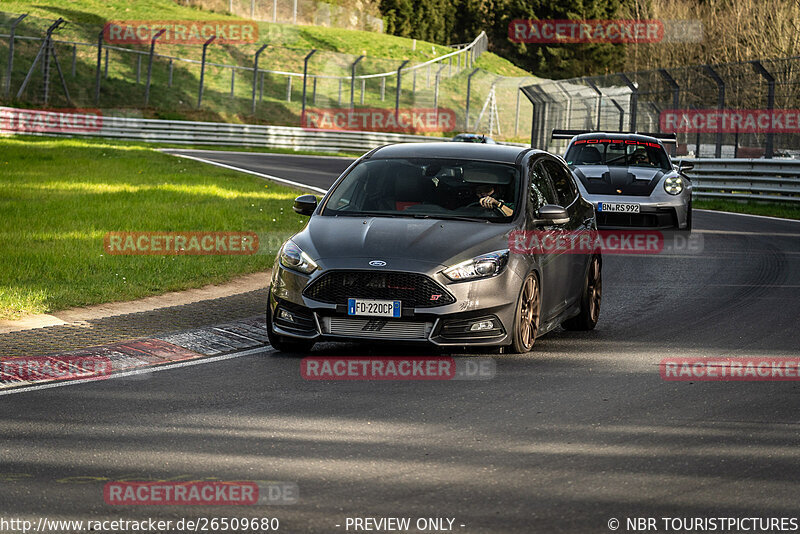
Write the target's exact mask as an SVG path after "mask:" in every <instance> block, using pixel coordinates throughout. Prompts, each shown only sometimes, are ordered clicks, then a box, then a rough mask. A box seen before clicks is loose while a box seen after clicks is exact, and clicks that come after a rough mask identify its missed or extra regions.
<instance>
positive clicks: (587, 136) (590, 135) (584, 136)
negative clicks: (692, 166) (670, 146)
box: [570, 132, 664, 147]
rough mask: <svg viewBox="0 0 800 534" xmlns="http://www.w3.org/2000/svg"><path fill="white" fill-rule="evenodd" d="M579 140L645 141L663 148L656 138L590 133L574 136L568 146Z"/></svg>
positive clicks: (639, 135) (611, 133) (629, 134)
mask: <svg viewBox="0 0 800 534" xmlns="http://www.w3.org/2000/svg"><path fill="white" fill-rule="evenodd" d="M579 139H623V140H630V141H646V142H648V143H658V144H659V145H661V146H662V147H663V146H664V144H663V143H662V142H661V141H660V140H659V139H658V138H657V137H651V136H649V135H642V134H635V133H617V132H590V133H585V134H580V135H576V136H575V137H573V138H572V139H571V140H570V144H571V143H573V142H575V141H577V140H579Z"/></svg>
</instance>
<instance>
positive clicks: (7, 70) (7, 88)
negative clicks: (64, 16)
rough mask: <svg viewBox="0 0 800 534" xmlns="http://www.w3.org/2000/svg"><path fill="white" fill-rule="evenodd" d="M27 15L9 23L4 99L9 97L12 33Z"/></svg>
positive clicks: (12, 57)
mask: <svg viewBox="0 0 800 534" xmlns="http://www.w3.org/2000/svg"><path fill="white" fill-rule="evenodd" d="M27 16H28V14H27V13H26V14H24V15H20V16H19V17H17V18H16V19H14V22H12V23H11V31H10V32H9V34H8V68H7V69H6V91H5V93H6V98H8V97H9V96H11V74H12V72H13V70H14V33H15V32H16V30H17V24H19V23H20V22H22V19H24V18H25V17H27Z"/></svg>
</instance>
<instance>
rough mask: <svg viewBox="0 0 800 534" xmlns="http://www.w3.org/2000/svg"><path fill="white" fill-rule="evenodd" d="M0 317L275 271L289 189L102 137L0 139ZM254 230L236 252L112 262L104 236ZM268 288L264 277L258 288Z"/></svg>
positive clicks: (289, 224)
mask: <svg viewBox="0 0 800 534" xmlns="http://www.w3.org/2000/svg"><path fill="white" fill-rule="evenodd" d="M0 168H1V169H2V173H0V217H2V220H3V225H2V227H0V250H3V254H2V255H0V319H14V318H19V317H20V316H23V315H27V314H35V313H48V312H53V311H56V310H59V309H65V308H69V307H73V306H85V305H90V304H97V303H102V302H113V301H121V300H130V299H136V298H141V297H145V296H149V295H155V294H159V293H163V292H166V291H174V290H182V289H189V288H194V287H201V286H203V285H205V284H209V283H219V282H223V281H226V280H228V279H230V278H232V277H234V276H236V275H240V274H245V273H251V272H256V271H260V270H265V269H267V268H269V267H270V266H271V265H272V262H273V260H274V255H275V253H276V251H277V248H278V246H279V245H280V243H281V242H282V241H283V239H285V238H286V237H288V236H289V235H291V234H293V233H294V232H296V231H298V230H299V229H301V228H302V227H303V225H304V224H305V221H306V219H305V218H303V217H300V216H298V215H295V214H294V213H293V212H292V211H291V207H290V201H291V199H293V198H294V197H295V196H296V195H297V194H299V192H298V191H296V190H293V189H290V188H288V187H284V186H280V185H277V184H274V183H272V182H266V181H264V180H261V179H259V178H257V177H253V176H248V175H246V174H242V173H237V172H235V171H228V170H225V169H220V168H217V167H211V166H208V165H204V164H202V163H199V162H194V161H190V160H185V159H180V158H175V157H172V156H168V155H166V154H162V153H160V152H157V151H154V150H152V149H150V148H148V147H144V146H135V145H133V144H125V145H123V144H119V143H115V142H108V141H99V140H80V141H79V140H61V139H58V140H52V139H47V140H44V139H33V140H32V139H28V138H7V139H0ZM112 231H116V232H125V231H132V232H147V231H163V232H166V231H243V232H256V233H257V234H258V235H259V238H260V245H261V248H260V252H259V253H258V254H254V255H249V256H245V255H239V256H189V255H186V256H183V255H182V256H127V255H125V256H121V255H108V254H107V253H106V251H105V250H104V248H103V238H104V236H105V234H106V233H107V232H112ZM264 282H265V284H266V283H267V280H265V281H264Z"/></svg>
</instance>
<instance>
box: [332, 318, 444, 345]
mask: <svg viewBox="0 0 800 534" xmlns="http://www.w3.org/2000/svg"><path fill="white" fill-rule="evenodd" d="M321 320H322V333H323V334H331V335H335V336H347V337H364V338H370V339H409V340H420V341H424V340H426V339H428V335H429V334H430V332H431V328H432V327H433V324H432V323H424V322H420V321H398V320H396V319H395V320H392V319H378V318H373V319H356V318H350V317H322V318H321Z"/></svg>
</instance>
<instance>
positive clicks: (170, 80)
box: [167, 58, 174, 87]
mask: <svg viewBox="0 0 800 534" xmlns="http://www.w3.org/2000/svg"><path fill="white" fill-rule="evenodd" d="M173 63H174V61H173V59H172V58H169V81H168V82H167V85H169V86H170V87H172V68H173Z"/></svg>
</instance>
